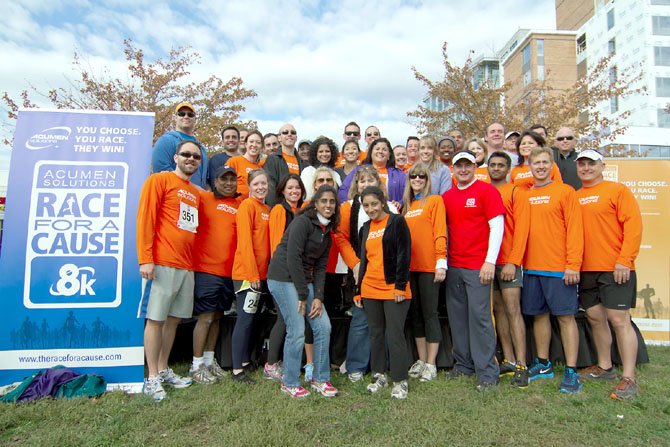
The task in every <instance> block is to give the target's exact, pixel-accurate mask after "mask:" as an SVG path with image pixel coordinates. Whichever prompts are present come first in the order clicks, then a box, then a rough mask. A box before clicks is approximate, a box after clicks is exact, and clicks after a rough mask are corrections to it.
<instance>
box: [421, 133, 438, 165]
mask: <svg viewBox="0 0 670 447" xmlns="http://www.w3.org/2000/svg"><path fill="white" fill-rule="evenodd" d="M426 141H427V142H430V144H431V145H432V146H433V159H432V160H431V161H430V163H424V162H422V161H420V160H421V156H419V163H416V164H424V165H426V166H427V167H428V171H429V172H435V171H437V170H438V169H439V168H440V166H442V162H439V163H438V161H437V158H438V156H439V152H438V150H437V140H436V139H435V138H433V137H431V136H430V135H426V136H424V137H421V138H420V139H419V151H421V143H422V142H426Z"/></svg>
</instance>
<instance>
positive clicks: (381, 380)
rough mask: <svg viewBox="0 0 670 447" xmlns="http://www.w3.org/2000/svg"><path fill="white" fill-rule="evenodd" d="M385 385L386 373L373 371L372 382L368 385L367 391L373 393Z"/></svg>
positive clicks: (386, 381) (386, 384)
mask: <svg viewBox="0 0 670 447" xmlns="http://www.w3.org/2000/svg"><path fill="white" fill-rule="evenodd" d="M386 386H388V379H387V378H386V374H384V373H375V374H374V375H373V376H372V383H371V384H370V385H368V391H369V392H371V393H373V394H374V393H376V392H378V391H379V390H381V389H382V388H385V387H386Z"/></svg>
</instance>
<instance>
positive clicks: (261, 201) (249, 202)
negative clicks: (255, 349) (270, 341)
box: [232, 169, 270, 383]
mask: <svg viewBox="0 0 670 447" xmlns="http://www.w3.org/2000/svg"><path fill="white" fill-rule="evenodd" d="M248 182H249V184H248V186H249V198H247V199H245V200H244V201H243V202H242V203H241V204H240V207H239V208H238V209H237V216H236V218H235V221H236V223H237V249H236V250H235V261H234V262H233V284H234V286H235V292H236V294H235V299H236V302H237V320H236V322H235V328H234V329H233V336H232V358H233V376H232V377H233V380H234V381H237V382H244V383H253V382H254V380H253V379H252V378H251V377H249V376H247V374H246V373H247V371H248V370H249V369H250V368H251V361H250V352H249V350H250V349H249V345H250V341H251V332H252V329H253V323H254V317H255V315H256V312H257V310H258V304H259V302H260V297H261V294H262V293H267V285H266V282H265V280H266V279H267V271H268V264H269V263H270V231H269V223H270V207H269V206H267V205H266V204H265V196H266V195H267V193H268V178H267V175H266V174H265V171H263V170H262V169H255V170H253V171H251V172H249V176H248Z"/></svg>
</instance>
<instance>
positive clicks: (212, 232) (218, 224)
mask: <svg viewBox="0 0 670 447" xmlns="http://www.w3.org/2000/svg"><path fill="white" fill-rule="evenodd" d="M239 196H240V194H239V193H238V192H237V173H236V172H235V170H234V169H233V168H227V167H222V168H220V169H219V171H218V172H217V173H216V175H215V176H214V189H213V191H211V192H210V191H202V192H201V193H200V207H199V209H198V211H199V217H200V222H199V225H198V233H197V234H196V237H195V246H194V248H193V251H194V254H193V257H194V261H193V267H194V270H195V292H194V295H195V296H194V298H195V300H194V306H193V314H194V315H197V319H198V320H197V322H196V324H195V328H194V329H193V363H192V365H191V369H190V370H189V373H188V375H189V376H190V377H191V378H192V379H193V380H194V381H195V382H197V383H202V384H211V383H214V382H216V381H217V380H218V379H221V378H223V377H224V376H225V374H224V372H223V370H222V369H221V366H219V364H218V363H217V361H216V359H215V358H214V348H215V347H216V342H217V341H218V339H219V321H220V318H221V315H222V314H223V312H224V311H226V310H228V309H230V307H231V305H232V303H233V301H234V300H235V291H234V288H233V280H232V279H231V276H232V270H233V258H234V257H235V249H236V247H237V224H236V221H235V217H236V214H237V208H238V207H239V206H240V199H239V198H238V197H239Z"/></svg>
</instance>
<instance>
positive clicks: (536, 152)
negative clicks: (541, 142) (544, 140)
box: [528, 146, 554, 163]
mask: <svg viewBox="0 0 670 447" xmlns="http://www.w3.org/2000/svg"><path fill="white" fill-rule="evenodd" d="M542 154H547V155H549V161H551V162H552V163H553V162H554V153H553V152H552V151H551V149H549V148H548V147H546V146H540V147H534V148H533V149H532V150H531V151H530V155H528V163H530V162H531V161H532V160H533V158H536V157H538V156H540V155H542Z"/></svg>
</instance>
